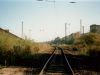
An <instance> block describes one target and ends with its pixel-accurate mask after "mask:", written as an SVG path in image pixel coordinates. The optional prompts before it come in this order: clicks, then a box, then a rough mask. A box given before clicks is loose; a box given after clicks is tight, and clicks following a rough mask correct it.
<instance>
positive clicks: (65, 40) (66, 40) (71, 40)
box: [50, 35, 75, 45]
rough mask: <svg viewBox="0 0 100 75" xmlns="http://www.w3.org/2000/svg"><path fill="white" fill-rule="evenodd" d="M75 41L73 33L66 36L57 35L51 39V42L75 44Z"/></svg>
mask: <svg viewBox="0 0 100 75" xmlns="http://www.w3.org/2000/svg"><path fill="white" fill-rule="evenodd" d="M74 41H75V38H74V36H73V35H70V36H66V37H63V38H60V37H56V38H55V39H54V40H52V41H50V44H58V45H60V44H73V43H74Z"/></svg>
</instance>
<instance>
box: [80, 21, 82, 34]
mask: <svg viewBox="0 0 100 75" xmlns="http://www.w3.org/2000/svg"><path fill="white" fill-rule="evenodd" d="M81 33H82V20H81V19H80V34H81Z"/></svg>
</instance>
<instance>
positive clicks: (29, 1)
mask: <svg viewBox="0 0 100 75" xmlns="http://www.w3.org/2000/svg"><path fill="white" fill-rule="evenodd" d="M52 1H53V0H48V1H47V0H44V1H37V0H0V27H1V28H3V29H9V30H10V32H12V33H14V34H16V35H18V36H21V27H22V26H21V22H22V21H23V25H24V27H23V28H24V36H27V37H28V38H31V39H33V40H35V41H49V40H52V39H54V38H55V37H57V36H59V37H63V36H64V35H65V28H64V27H65V23H67V34H68V35H69V34H71V33H75V32H78V31H80V19H81V20H82V25H83V26H84V27H85V28H84V29H85V32H88V31H89V26H90V25H91V24H99V25H100V1H99V0H86V1H85V0H55V3H54V2H52ZM70 1H76V2H77V3H69V2H70ZM69 24H70V25H69Z"/></svg>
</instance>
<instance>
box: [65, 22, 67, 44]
mask: <svg viewBox="0 0 100 75" xmlns="http://www.w3.org/2000/svg"><path fill="white" fill-rule="evenodd" d="M66 36H67V23H65V44H66Z"/></svg>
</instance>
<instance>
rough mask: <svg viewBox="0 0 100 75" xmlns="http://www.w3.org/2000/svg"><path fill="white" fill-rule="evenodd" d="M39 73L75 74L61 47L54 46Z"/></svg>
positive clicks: (48, 74) (51, 74) (40, 74)
mask: <svg viewBox="0 0 100 75" xmlns="http://www.w3.org/2000/svg"><path fill="white" fill-rule="evenodd" d="M39 75H75V74H74V71H73V69H72V67H71V65H70V63H69V62H68V59H67V57H66V55H65V54H64V52H63V50H62V48H59V47H56V48H55V50H54V51H53V53H52V55H51V56H50V58H49V59H48V60H47V62H46V63H45V65H44V67H43V68H42V70H41V72H40V73H39Z"/></svg>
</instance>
